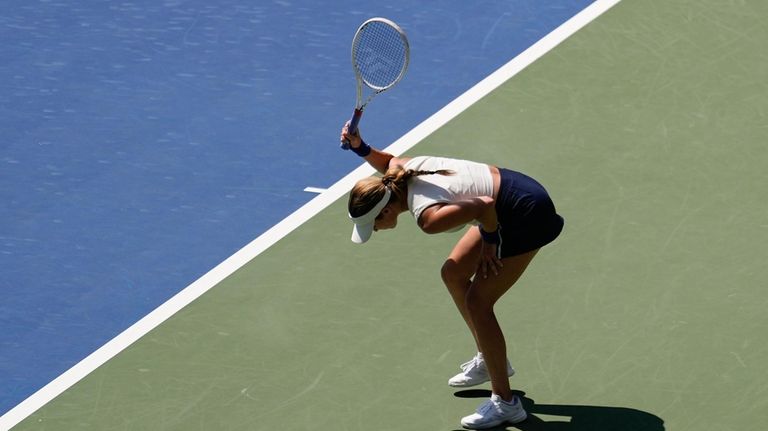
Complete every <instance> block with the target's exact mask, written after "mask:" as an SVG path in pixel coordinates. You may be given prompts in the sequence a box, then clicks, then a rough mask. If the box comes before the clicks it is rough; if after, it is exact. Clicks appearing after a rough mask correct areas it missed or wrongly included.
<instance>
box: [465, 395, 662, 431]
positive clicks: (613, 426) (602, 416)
mask: <svg viewBox="0 0 768 431" xmlns="http://www.w3.org/2000/svg"><path fill="white" fill-rule="evenodd" d="M515 393H516V394H517V395H518V396H519V397H520V399H522V400H523V406H524V407H525V410H526V411H527V412H528V419H526V420H525V421H523V422H520V423H519V424H515V425H507V426H499V427H496V428H491V430H493V431H503V430H508V429H514V428H516V429H519V430H522V431H664V429H665V428H664V421H663V420H662V419H661V418H660V417H658V416H655V415H653V414H651V413H648V412H644V411H641V410H636V409H631V408H627V407H601V406H572V405H557V404H536V402H535V401H534V400H532V399H531V398H528V397H526V396H525V392H520V391H515ZM454 395H455V396H457V397H459V398H489V397H490V396H491V391H489V390H483V389H471V390H464V391H459V392H456V393H455V394H454ZM539 416H546V418H542V417H539Z"/></svg>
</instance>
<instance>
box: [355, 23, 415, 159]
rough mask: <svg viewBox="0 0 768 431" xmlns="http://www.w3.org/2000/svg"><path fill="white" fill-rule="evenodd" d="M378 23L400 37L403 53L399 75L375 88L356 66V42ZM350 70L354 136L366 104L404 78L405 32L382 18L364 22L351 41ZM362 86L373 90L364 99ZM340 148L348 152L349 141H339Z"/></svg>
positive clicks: (407, 56) (406, 60)
mask: <svg viewBox="0 0 768 431" xmlns="http://www.w3.org/2000/svg"><path fill="white" fill-rule="evenodd" d="M375 22H380V23H384V24H386V25H387V26H389V27H391V28H392V29H394V30H395V31H397V33H398V34H399V36H400V40H401V41H402V43H403V46H404V48H405V52H404V62H403V66H402V67H401V68H400V73H399V74H398V75H397V77H396V78H395V79H394V80H393V81H392V82H390V83H389V84H388V85H385V86H376V85H373V84H371V83H370V82H368V81H366V80H365V79H364V78H363V76H362V73H361V72H360V68H359V67H358V66H357V49H356V48H357V46H358V40H359V39H360V37H361V35H362V32H363V29H364V28H365V27H366V26H368V25H370V24H371V23H375ZM351 51H352V56H351V58H352V69H353V70H354V72H355V81H356V93H357V95H356V96H357V97H356V101H355V110H354V112H353V113H352V118H351V119H350V120H349V127H348V129H347V130H348V131H349V133H351V134H354V133H355V132H357V125H358V124H359V123H360V119H361V118H362V116H363V111H364V110H365V107H366V106H367V105H368V103H369V102H370V101H371V100H372V99H373V98H374V97H375V96H377V95H378V94H380V93H383V92H384V91H386V90H389V89H390V88H392V87H394V86H395V85H396V84H397V83H398V82H400V80H402V79H403V76H405V72H406V71H407V70H408V63H409V61H410V53H411V49H410V45H409V43H408V37H407V36H406V35H405V32H404V31H403V29H402V28H400V26H399V25H397V24H395V22H394V21H392V20H389V19H387V18H382V17H374V18H371V19H368V20H366V21H365V22H364V23H362V24H360V27H358V28H357V31H356V32H355V37H354V38H353V39H352V50H351ZM363 86H366V87H368V88H370V89H371V90H373V92H372V93H371V94H370V95H369V96H368V97H367V98H364V96H363ZM341 148H342V149H345V150H348V149H349V148H350V146H349V141H341Z"/></svg>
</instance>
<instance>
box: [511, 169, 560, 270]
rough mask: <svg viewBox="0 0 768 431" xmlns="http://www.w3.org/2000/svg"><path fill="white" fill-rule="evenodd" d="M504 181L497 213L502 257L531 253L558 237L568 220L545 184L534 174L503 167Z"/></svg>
mask: <svg viewBox="0 0 768 431" xmlns="http://www.w3.org/2000/svg"><path fill="white" fill-rule="evenodd" d="M499 171H500V173H501V184H500V186H499V193H498V196H497V197H496V214H497V217H498V220H499V225H500V229H501V232H500V233H501V245H500V246H499V251H498V253H499V257H500V258H505V257H509V256H516V255H519V254H523V253H527V252H529V251H532V250H536V249H538V248H541V247H543V246H545V245H547V244H549V243H550V242H552V241H554V240H555V238H557V237H558V236H559V235H560V232H562V230H563V225H564V224H565V221H564V220H563V218H562V217H560V215H558V214H557V211H555V205H554V203H552V199H550V197H549V194H548V193H547V191H546V190H545V189H544V186H542V185H541V184H539V183H538V182H537V181H536V180H534V179H533V178H531V177H529V176H527V175H525V174H521V173H520V172H515V171H512V170H509V169H501V168H499Z"/></svg>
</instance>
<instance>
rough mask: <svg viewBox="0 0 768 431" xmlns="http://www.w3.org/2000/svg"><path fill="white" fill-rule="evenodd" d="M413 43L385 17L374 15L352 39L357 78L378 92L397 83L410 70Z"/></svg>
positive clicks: (361, 26)
mask: <svg viewBox="0 0 768 431" xmlns="http://www.w3.org/2000/svg"><path fill="white" fill-rule="evenodd" d="M409 59H410V46H409V45H408V38H407V37H406V35H405V32H404V31H403V29H401V28H400V27H399V26H398V25H397V24H395V23H394V22H392V21H391V20H388V19H386V18H381V17H376V18H371V19H369V20H367V21H365V22H364V23H362V24H361V25H360V27H359V28H358V29H357V32H356V33H355V37H354V39H352V67H353V68H354V70H355V75H356V77H357V79H358V81H361V82H363V83H364V84H365V85H366V86H368V87H369V88H371V89H373V90H374V91H376V92H382V91H384V90H386V89H388V88H391V87H392V86H394V85H395V84H397V83H398V82H399V81H400V80H401V79H402V78H403V76H404V75H405V71H406V70H408V61H409Z"/></svg>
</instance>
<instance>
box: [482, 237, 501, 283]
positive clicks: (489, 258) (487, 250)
mask: <svg viewBox="0 0 768 431" xmlns="http://www.w3.org/2000/svg"><path fill="white" fill-rule="evenodd" d="M497 248H498V245H497V244H491V243H489V242H485V241H482V245H481V248H480V262H479V263H478V265H477V273H478V274H480V275H482V276H483V278H488V273H489V272H491V273H493V274H494V275H499V271H500V270H501V268H502V267H503V266H504V264H503V263H501V259H499V257H498V255H497Z"/></svg>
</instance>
